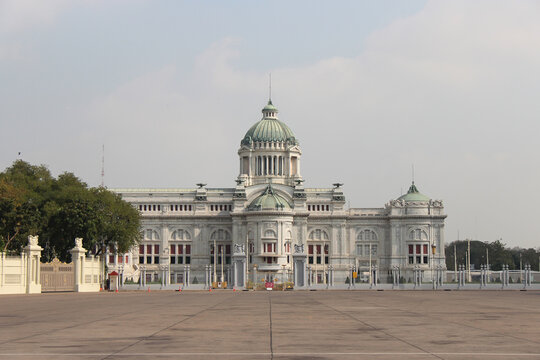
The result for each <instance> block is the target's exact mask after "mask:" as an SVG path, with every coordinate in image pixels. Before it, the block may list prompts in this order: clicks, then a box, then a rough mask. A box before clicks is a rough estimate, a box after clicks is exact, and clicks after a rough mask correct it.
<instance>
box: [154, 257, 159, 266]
mask: <svg viewBox="0 0 540 360" xmlns="http://www.w3.org/2000/svg"><path fill="white" fill-rule="evenodd" d="M154 264H159V256H154Z"/></svg>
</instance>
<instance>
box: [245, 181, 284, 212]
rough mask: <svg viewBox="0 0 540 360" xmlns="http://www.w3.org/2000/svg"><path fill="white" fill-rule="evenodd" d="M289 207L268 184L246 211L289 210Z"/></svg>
mask: <svg viewBox="0 0 540 360" xmlns="http://www.w3.org/2000/svg"><path fill="white" fill-rule="evenodd" d="M290 208H291V205H290V204H289V202H288V201H287V200H286V199H285V198H284V197H283V196H281V195H278V194H276V193H274V189H273V188H272V185H270V184H268V186H267V187H266V190H265V191H264V193H262V194H261V195H260V196H258V197H257V198H256V199H255V200H253V201H252V202H251V204H250V205H249V206H248V210H252V211H253V210H259V211H260V210H284V209H290Z"/></svg>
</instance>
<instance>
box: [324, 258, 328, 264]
mask: <svg viewBox="0 0 540 360" xmlns="http://www.w3.org/2000/svg"><path fill="white" fill-rule="evenodd" d="M324 263H325V264H328V256H325V257H324Z"/></svg>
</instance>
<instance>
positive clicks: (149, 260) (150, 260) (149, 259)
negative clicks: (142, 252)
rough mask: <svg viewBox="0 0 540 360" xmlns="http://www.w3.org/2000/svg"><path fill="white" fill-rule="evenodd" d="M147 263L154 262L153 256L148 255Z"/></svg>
mask: <svg viewBox="0 0 540 360" xmlns="http://www.w3.org/2000/svg"><path fill="white" fill-rule="evenodd" d="M146 263H147V264H151V263H152V257H151V256H147V257H146Z"/></svg>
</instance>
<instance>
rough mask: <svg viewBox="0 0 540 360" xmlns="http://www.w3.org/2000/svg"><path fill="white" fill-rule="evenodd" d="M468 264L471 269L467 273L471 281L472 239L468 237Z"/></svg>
mask: <svg viewBox="0 0 540 360" xmlns="http://www.w3.org/2000/svg"><path fill="white" fill-rule="evenodd" d="M467 249H468V251H467V264H468V265H469V271H468V273H467V275H468V278H469V282H471V280H472V279H471V240H470V239H468V240H467Z"/></svg>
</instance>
